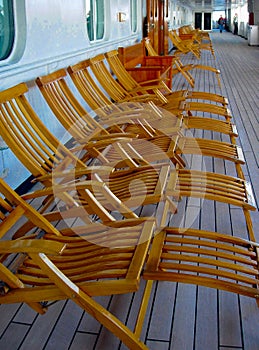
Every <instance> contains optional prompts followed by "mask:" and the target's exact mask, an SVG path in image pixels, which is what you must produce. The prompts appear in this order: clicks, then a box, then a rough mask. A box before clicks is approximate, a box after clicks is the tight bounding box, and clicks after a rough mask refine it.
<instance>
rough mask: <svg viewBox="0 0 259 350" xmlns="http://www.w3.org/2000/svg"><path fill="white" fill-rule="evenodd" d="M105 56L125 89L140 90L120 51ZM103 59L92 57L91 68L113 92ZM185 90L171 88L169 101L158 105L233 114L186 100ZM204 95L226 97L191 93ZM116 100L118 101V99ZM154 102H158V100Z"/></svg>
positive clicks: (214, 98)
mask: <svg viewBox="0 0 259 350" xmlns="http://www.w3.org/2000/svg"><path fill="white" fill-rule="evenodd" d="M105 57H106V58H107V61H108V63H109V65H110V67H111V69H112V71H113V73H114V74H115V76H116V77H117V79H118V80H119V82H120V84H121V85H123V87H124V89H123V90H127V91H128V92H133V91H139V84H138V83H137V82H136V81H135V80H134V79H133V78H132V77H131V75H130V73H128V71H127V70H126V68H125V67H124V66H123V64H122V62H121V61H120V59H119V55H118V51H117V50H112V51H110V52H107V53H106V54H105ZM103 61H104V57H103V56H102V55H98V56H97V57H94V58H92V59H90V62H91V68H92V69H93V71H94V73H95V74H96V77H97V79H98V80H99V82H100V84H102V82H103V81H105V83H103V88H104V89H106V91H107V93H108V94H110V93H111V91H110V90H109V85H110V84H107V81H108V79H109V80H113V79H114V78H113V76H112V75H111V73H110V72H109V71H108V69H107V68H106V67H105V63H104V62H103ZM100 67H102V75H101V74H100V70H101V69H100ZM98 76H99V78H98ZM101 76H102V78H101ZM104 76H105V78H104ZM167 89H168V88H167ZM159 91H160V90H159ZM183 92H184V91H183V90H180V91H176V92H173V91H171V90H170V92H169V93H166V94H164V95H163V96H164V97H166V99H167V101H168V103H165V104H163V103H162V105H161V103H159V104H158V105H160V106H161V107H163V108H165V109H168V110H170V111H171V112H173V113H179V112H183V111H187V112H188V113H190V112H191V111H201V112H208V113H212V114H217V115H221V116H223V117H224V118H226V119H227V120H229V119H231V114H230V111H229V109H228V108H227V107H225V106H218V105H216V104H214V103H205V102H193V101H191V102H190V101H187V102H186V98H187V94H186V93H183ZM155 93H156V92H155ZM194 96H196V97H194ZM198 96H200V97H198ZM202 96H203V97H204V99H205V98H206V99H208V100H210V101H213V102H219V100H220V101H222V100H223V99H224V98H222V96H219V95H217V94H213V93H205V94H204V95H203V93H202V92H195V93H193V94H192V95H191V97H190V98H191V99H192V98H196V99H197V98H200V99H202V98H203V97H202ZM181 100H182V102H183V101H184V103H181V104H180V103H179V102H180V101H181ZM115 101H118V99H117V100H115ZM175 101H178V102H177V103H175ZM154 102H155V103H157V102H156V101H154ZM177 104H178V107H177Z"/></svg>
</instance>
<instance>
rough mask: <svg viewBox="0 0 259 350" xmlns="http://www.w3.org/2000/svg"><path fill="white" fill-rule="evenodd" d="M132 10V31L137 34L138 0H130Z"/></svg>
mask: <svg viewBox="0 0 259 350" xmlns="http://www.w3.org/2000/svg"><path fill="white" fill-rule="evenodd" d="M130 10H131V31H132V32H133V33H136V31H137V23H138V22H137V19H138V18H137V14H138V13H137V0H130Z"/></svg>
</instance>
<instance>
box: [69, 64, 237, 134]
mask: <svg viewBox="0 0 259 350" xmlns="http://www.w3.org/2000/svg"><path fill="white" fill-rule="evenodd" d="M89 70H90V60H84V61H81V62H79V63H78V64H75V65H73V66H69V68H68V72H69V74H70V76H71V78H72V80H73V82H74V84H75V86H76V88H77V89H78V91H79V92H80V94H81V96H82V97H83V99H84V100H85V101H86V103H87V104H88V105H89V106H90V107H91V108H92V109H93V110H96V107H97V106H98V107H99V109H98V115H99V116H100V117H101V119H102V120H104V121H107V120H109V111H110V110H111V111H114V109H115V110H116V111H118V106H120V104H121V103H122V102H120V100H118V102H117V103H116V104H115V103H113V104H112V105H110V104H111V101H110V100H108V101H106V99H105V98H104V97H106V95H104V94H103V92H102V90H101V89H100V88H99V86H98V85H97V84H96V82H95V81H94V80H93V79H92V75H91V72H89ZM109 78H110V77H109V76H108V79H109ZM110 93H111V96H110V97H111V98H112V96H113V93H112V92H111V91H110ZM108 94H109V92H108ZM188 94H189V92H188ZM113 97H114V96H113ZM196 97H197V96H196ZM117 98H119V97H117ZM224 100H225V99H224ZM226 103H227V101H226ZM149 104H150V102H149ZM116 105H117V107H116ZM152 108H154V109H156V110H157V113H158V115H160V117H159V119H160V123H159V125H160V126H159V127H158V129H160V130H162V129H163V128H168V125H170V124H171V123H172V118H173V116H172V114H170V116H168V121H169V123H170V124H168V121H167V120H165V119H167V118H166V116H165V113H164V110H163V112H161V110H158V108H157V107H156V106H155V105H154V104H152ZM176 118H182V116H176V117H175V120H176ZM162 120H163V121H164V120H165V122H164V125H161V123H162ZM170 120H171V121H170ZM184 122H185V126H186V127H187V128H189V129H196V128H197V129H205V130H213V131H216V132H222V133H225V134H227V135H230V137H231V139H232V140H233V139H234V138H235V137H236V136H237V135H238V134H237V130H236V127H235V125H233V124H232V123H231V122H229V121H222V120H217V119H215V120H212V119H211V118H205V117H196V116H195V117H192V116H190V117H186V116H185V117H184Z"/></svg>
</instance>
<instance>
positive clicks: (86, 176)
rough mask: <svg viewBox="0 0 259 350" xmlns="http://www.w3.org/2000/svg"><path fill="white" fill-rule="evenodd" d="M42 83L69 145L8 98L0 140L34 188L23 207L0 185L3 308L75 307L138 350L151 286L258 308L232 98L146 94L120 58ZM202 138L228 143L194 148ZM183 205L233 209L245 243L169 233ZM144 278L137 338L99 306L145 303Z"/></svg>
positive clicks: (20, 97)
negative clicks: (198, 290)
mask: <svg viewBox="0 0 259 350" xmlns="http://www.w3.org/2000/svg"><path fill="white" fill-rule="evenodd" d="M35 82H36V85H37V86H38V87H39V90H40V91H41V93H42V96H43V97H44V99H45V101H46V103H47V104H48V106H49V107H50V108H51V110H52V112H53V118H54V117H56V118H57V119H58V120H59V122H60V123H61V124H62V125H63V127H64V128H65V130H66V131H67V133H68V134H69V137H70V138H71V141H70V142H69V143H62V140H58V139H57V138H56V137H55V136H54V135H53V134H52V133H51V132H50V130H49V129H48V128H47V127H46V126H45V125H44V124H43V123H42V121H41V120H40V118H39V116H38V115H37V113H36V112H35V110H34V109H33V107H32V105H31V104H30V103H29V100H28V98H27V93H28V91H29V88H28V86H27V85H26V84H25V83H21V84H18V85H16V86H14V87H11V88H9V89H7V90H5V91H2V92H0V134H1V136H2V137H3V139H4V140H5V142H6V143H7V145H8V146H9V147H10V149H11V150H12V152H13V153H14V154H15V155H16V156H17V158H18V159H19V160H20V161H21V162H22V163H23V165H24V166H25V167H26V168H27V169H28V170H29V171H30V172H31V174H32V175H33V177H34V180H33V181H34V183H35V188H33V190H32V191H31V192H29V193H26V194H24V195H22V196H19V195H18V194H17V193H16V192H15V191H13V190H12V189H11V188H10V187H9V186H8V185H7V184H6V183H5V182H4V180H3V179H0V189H1V193H2V197H1V199H0V204H1V224H0V230H1V231H0V232H1V237H2V240H1V242H0V249H1V264H0V271H1V278H0V279H1V295H0V303H1V304H4V303H17V302H24V303H26V304H28V305H29V306H30V307H32V308H33V309H34V310H35V311H37V312H39V313H41V314H43V313H45V312H46V310H47V308H48V304H49V303H52V302H53V301H56V300H64V299H71V300H73V301H74V302H75V303H77V304H78V305H79V306H80V307H82V308H83V309H84V310H85V311H86V312H87V313H89V314H90V315H92V316H93V317H94V318H95V319H96V320H97V321H99V322H100V324H102V325H103V326H105V327H106V328H107V329H109V330H110V331H111V332H112V333H113V334H114V335H116V336H117V337H118V338H119V339H120V340H121V341H122V342H123V343H124V344H125V345H126V346H127V347H128V348H129V349H134V350H136V349H147V346H146V345H145V344H144V343H143V341H142V340H141V330H142V325H143V322H144V318H145V313H146V310H147V306H148V300H149V296H150V293H151V289H152V283H153V281H171V282H183V283H191V284H196V285H204V286H207V287H211V288H217V289H222V290H227V291H230V292H234V293H238V294H242V295H246V296H249V297H252V298H255V299H256V300H258V251H259V250H258V248H259V246H258V244H257V243H256V242H255V237H254V233H253V226H252V221H251V217H250V211H251V210H256V205H255V201H254V198H253V194H252V189H251V186H250V185H249V183H248V182H247V181H246V180H245V178H244V174H243V170H242V165H243V164H244V162H245V161H244V157H243V155H242V150H241V148H240V147H239V146H238V145H237V143H236V138H237V137H238V134H237V131H236V128H235V126H234V125H233V123H232V122H231V113H230V111H229V109H228V101H227V99H226V98H224V97H223V96H221V95H216V94H212V93H207V92H200V91H192V92H191V93H189V91H170V90H169V89H168V88H166V87H165V84H164V82H163V80H159V81H153V82H148V83H147V84H146V85H141V84H138V83H137V82H136V81H134V80H133V79H132V77H131V76H130V74H129V73H128V72H127V70H126V69H125V68H124V67H123V65H122V64H121V63H120V62H119V61H118V52H117V51H116V50H113V51H111V52H107V53H105V54H103V55H98V56H96V57H93V58H90V59H88V60H85V61H83V62H79V63H78V64H76V65H73V66H69V67H68V68H67V69H61V70H58V71H56V72H53V73H51V74H49V75H46V76H42V77H38V78H37V79H36V80H35ZM97 82H98V83H97ZM37 86H35V88H37ZM72 86H73V88H72ZM77 93H78V94H77ZM79 96H80V99H79ZM204 100H205V101H206V102H204ZM89 108H90V109H91V110H92V112H93V113H94V115H92V114H93V113H92V114H90V113H89V112H88V110H89ZM194 112H195V113H205V114H209V115H210V117H204V115H201V116H197V115H193V113H194ZM195 130H209V131H212V132H217V133H219V134H220V135H223V136H224V137H225V138H228V140H227V141H224V142H223V141H219V140H212V139H206V138H197V137H194V136H193V133H191V131H192V132H195ZM197 154H198V155H201V156H206V157H212V158H220V159H223V160H224V161H225V162H229V163H230V164H232V165H233V167H234V169H235V172H236V173H235V175H233V176H231V175H226V174H221V173H216V172H208V171H205V170H197V169H194V168H193V167H192V164H191V163H189V162H187V161H186V159H187V158H186V157H188V156H195V155H197ZM190 164H191V165H190ZM185 198H186V199H200V200H201V201H213V202H215V203H223V204H224V205H226V206H229V205H230V206H233V207H235V208H239V209H240V210H241V211H242V213H243V216H244V220H245V223H246V230H245V231H246V232H244V236H243V237H235V236H230V235H228V234H227V233H220V232H216V231H215V232H211V231H205V230H198V229H193V228H191V226H190V227H189V226H186V227H185V226H184V225H181V226H177V225H175V222H174V215H177V211H178V207H179V203H181V202H182V201H183V200H184V199H185ZM31 200H33V203H34V205H33V207H32V205H31V204H30V201H31ZM35 203H37V206H35ZM169 217H171V218H172V219H171V223H172V225H167V221H168V218H169ZM140 281H146V287H145V291H144V293H143V296H142V302H141V305H140V309H139V312H138V314H137V315H136V320H135V321H136V325H135V328H134V329H130V328H129V327H128V326H126V325H125V324H123V323H122V321H120V320H119V319H118V318H117V317H115V316H114V315H113V314H111V313H110V312H109V311H108V310H107V309H105V308H104V307H103V306H101V305H100V304H99V303H98V302H97V301H96V300H95V299H93V297H95V296H101V295H102V296H103V295H113V294H125V293H132V292H137V291H139V287H140ZM169 307H170V305H169Z"/></svg>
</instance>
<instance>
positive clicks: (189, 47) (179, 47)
mask: <svg viewBox="0 0 259 350" xmlns="http://www.w3.org/2000/svg"><path fill="white" fill-rule="evenodd" d="M168 35H169V38H170V40H171V41H172V43H173V45H174V46H175V47H176V54H187V53H189V52H191V53H192V54H193V55H194V56H195V57H196V58H198V59H200V56H201V51H202V50H206V51H210V53H211V54H212V56H213V58H214V59H215V52H214V49H213V47H212V45H211V42H209V43H204V42H197V41H195V40H194V39H193V38H191V39H189V38H188V39H186V40H183V39H182V38H180V36H179V34H178V33H177V31H176V30H175V29H173V30H170V31H169V32H168Z"/></svg>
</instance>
